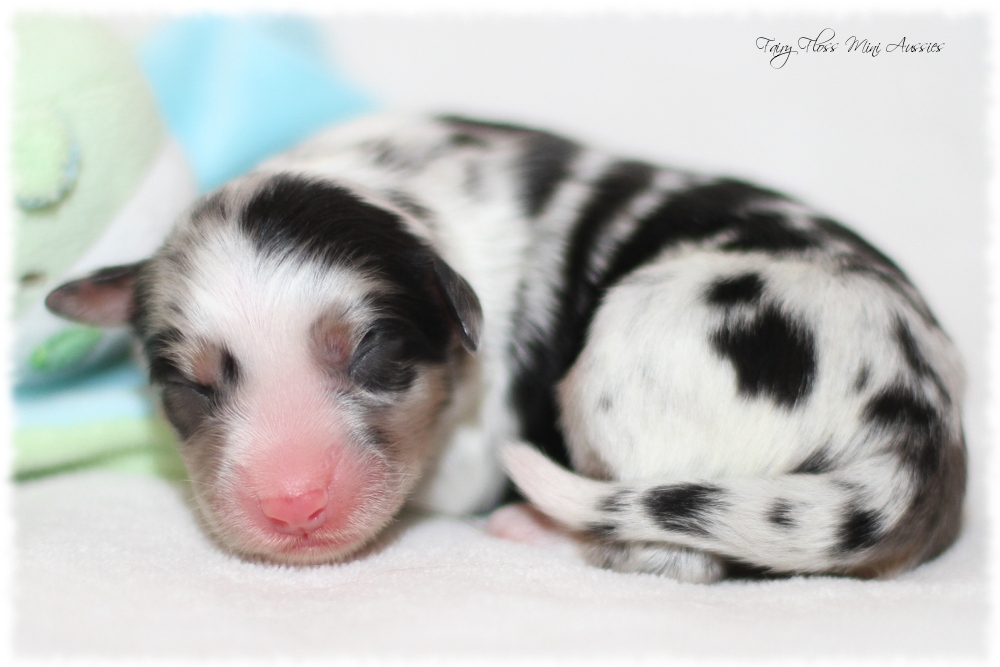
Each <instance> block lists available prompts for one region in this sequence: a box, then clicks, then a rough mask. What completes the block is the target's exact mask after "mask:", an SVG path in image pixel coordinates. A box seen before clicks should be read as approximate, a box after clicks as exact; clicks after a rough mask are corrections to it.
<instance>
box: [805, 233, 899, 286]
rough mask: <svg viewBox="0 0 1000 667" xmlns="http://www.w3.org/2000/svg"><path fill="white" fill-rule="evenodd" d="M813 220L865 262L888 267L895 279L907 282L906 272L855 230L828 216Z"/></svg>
mask: <svg viewBox="0 0 1000 667" xmlns="http://www.w3.org/2000/svg"><path fill="white" fill-rule="evenodd" d="M813 222H814V223H815V224H816V226H817V227H819V228H820V229H822V230H823V231H824V232H825V233H826V234H828V235H829V236H831V237H832V238H834V239H837V240H839V241H841V242H843V243H845V244H846V245H847V246H848V247H850V248H851V249H852V250H853V251H854V252H855V253H857V254H858V255H860V256H861V257H862V258H863V259H864V260H865V263H866V264H868V265H877V266H880V267H882V268H884V269H888V270H889V271H890V272H891V273H892V274H894V276H895V277H896V278H897V279H899V280H901V281H903V282H909V281H908V279H907V278H906V274H904V273H903V270H902V269H900V268H899V267H898V266H896V264H895V262H893V261H892V260H891V259H889V258H888V257H886V256H885V255H884V254H882V252H881V251H880V250H879V249H878V248H876V247H875V246H873V245H872V244H870V243H869V242H868V241H866V240H865V239H863V238H861V236H859V235H858V234H857V233H856V232H853V231H851V230H850V229H848V228H847V227H844V226H843V225H841V224H840V223H838V222H836V221H835V220H831V219H830V218H824V217H816V218H813Z"/></svg>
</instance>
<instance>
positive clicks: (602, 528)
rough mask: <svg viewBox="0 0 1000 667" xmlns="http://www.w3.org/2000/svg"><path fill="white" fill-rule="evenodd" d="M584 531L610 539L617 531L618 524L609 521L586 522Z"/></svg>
mask: <svg viewBox="0 0 1000 667" xmlns="http://www.w3.org/2000/svg"><path fill="white" fill-rule="evenodd" d="M584 531H585V532H587V533H589V534H590V535H593V536H594V537H599V538H601V539H612V538H614V537H615V534H616V533H617V532H618V526H616V525H614V524H611V523H588V524H587V526H586V527H585V528H584Z"/></svg>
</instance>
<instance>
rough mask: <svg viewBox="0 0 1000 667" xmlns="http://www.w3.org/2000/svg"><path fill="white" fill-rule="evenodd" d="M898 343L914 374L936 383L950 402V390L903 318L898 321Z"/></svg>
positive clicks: (942, 394)
mask: <svg viewBox="0 0 1000 667" xmlns="http://www.w3.org/2000/svg"><path fill="white" fill-rule="evenodd" d="M896 341H897V342H898V343H899V347H900V349H901V350H902V352H903V357H904V358H905V359H906V363H907V365H908V366H909V367H910V368H911V369H912V370H913V372H914V374H916V376H917V377H920V378H927V379H929V380H930V381H931V382H933V383H934V386H935V387H937V390H938V391H939V392H940V393H941V396H942V398H944V399H945V400H946V401H947V400H950V398H951V397H950V395H949V392H948V389H947V388H946V387H945V386H944V382H942V381H941V378H940V376H938V374H937V373H935V372H934V369H933V368H932V367H931V365H930V364H929V363H927V359H926V358H925V357H924V355H923V354H922V353H921V352H920V347H919V346H918V345H917V341H916V339H915V338H914V337H913V332H912V331H911V330H910V327H909V325H908V324H907V323H906V322H905V321H904V320H903V319H902V318H898V319H897V320H896Z"/></svg>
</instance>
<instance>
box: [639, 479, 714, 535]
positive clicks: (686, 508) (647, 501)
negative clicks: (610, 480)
mask: <svg viewBox="0 0 1000 667" xmlns="http://www.w3.org/2000/svg"><path fill="white" fill-rule="evenodd" d="M642 504H643V507H645V509H646V512H647V513H648V514H649V516H650V517H651V518H652V519H653V521H655V522H656V523H657V525H659V526H660V528H663V529H664V530H673V531H677V532H680V533H688V534H691V535H708V529H707V523H708V520H709V518H710V516H711V514H712V511H713V510H715V509H719V508H721V507H722V506H723V502H722V490H721V489H720V488H718V487H716V486H711V485H709V484H674V485H667V486H658V487H656V488H653V489H650V490H649V491H647V492H646V496H645V498H643V501H642Z"/></svg>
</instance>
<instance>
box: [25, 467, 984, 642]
mask: <svg viewBox="0 0 1000 667" xmlns="http://www.w3.org/2000/svg"><path fill="white" fill-rule="evenodd" d="M184 498H185V495H184V492H183V487H182V486H178V485H175V483H171V482H167V481H164V480H162V479H158V478H155V477H149V476H139V475H126V474H121V473H114V472H107V471H91V472H78V473H73V474H71V475H64V476H58V477H51V478H47V479H42V480H38V481H33V482H28V483H24V484H22V485H21V486H20V487H19V488H18V489H17V490H16V493H15V518H16V520H17V523H18V526H19V528H18V535H17V553H18V559H17V562H16V571H15V582H16V583H15V589H16V598H15V604H16V607H17V609H18V617H17V626H16V630H15V635H14V638H15V648H16V650H17V651H18V653H19V654H21V655H24V656H59V655H64V656H109V657H110V656H114V657H138V656H148V657H209V656H212V657H254V658H260V657H271V656H274V657H278V656H284V657H314V658H318V657H333V656H337V657H341V658H383V659H390V658H391V659H400V660H402V659H412V658H455V659H458V658H461V657H466V658H467V657H479V658H490V657H504V658H513V657H525V658H527V657H534V658H539V657H548V658H560V659H564V658H574V659H576V660H580V661H589V660H596V661H601V662H604V661H607V660H609V659H612V658H618V659H638V658H658V657H665V656H675V657H699V658H704V657H715V658H723V657H725V658H736V657H741V658H750V657H754V658H763V657H771V658H776V657H807V656H808V657H819V656H831V657H832V656H851V657H868V658H887V657H891V656H894V657H905V658H910V659H914V658H933V657H943V656H948V657H969V658H971V657H976V656H981V655H983V652H984V651H985V648H984V646H985V641H986V637H985V619H986V613H987V599H986V588H985V586H984V584H983V582H984V572H983V570H984V558H983V550H984V539H983V537H984V534H985V532H984V530H983V528H984V527H983V525H982V524H983V517H982V515H981V513H978V512H975V513H972V514H971V516H970V517H969V523H968V525H967V527H966V531H965V533H964V536H963V537H962V539H961V540H960V541H959V542H958V544H957V545H956V546H955V547H954V548H953V549H951V550H950V551H948V552H947V553H946V554H945V555H944V556H943V557H942V558H940V559H938V560H936V561H934V562H931V563H928V564H926V565H924V566H922V567H920V568H918V569H916V570H915V571H913V572H910V573H908V574H905V575H903V576H901V577H899V578H897V579H895V580H892V581H856V580H851V579H840V578H832V577H796V578H792V579H787V580H778V581H764V582H748V581H733V582H727V583H722V584H718V585H711V586H704V585H696V584H679V583H676V582H673V581H670V580H666V579H662V578H658V577H654V576H650V575H634V574H618V573H614V572H608V571H604V570H599V569H596V568H593V567H589V566H587V565H585V564H584V563H583V562H582V561H581V559H580V558H579V557H578V556H577V555H576V553H575V552H574V551H573V549H571V548H567V547H565V546H563V545H560V546H558V547H550V548H544V547H536V546H529V545H525V544H518V543H513V542H508V541H505V540H500V539H497V538H494V537H491V536H489V535H487V534H486V533H485V531H484V530H483V529H482V527H481V523H482V522H481V521H480V520H477V519H475V518H473V519H464V520H463V519H456V518H446V517H429V516H406V517H404V518H403V519H401V520H400V521H399V522H398V523H396V525H395V526H394V527H393V528H392V529H391V530H389V531H388V533H386V534H385V535H384V536H383V538H382V539H381V540H379V541H378V543H377V544H376V545H374V546H373V547H372V548H371V549H369V550H368V551H367V552H366V553H365V554H363V555H362V556H361V557H359V558H357V559H355V560H352V561H350V562H347V563H343V564H338V565H326V566H320V567H309V568H289V567H283V566H275V565H268V564H260V563H249V562H244V561H241V560H238V559H236V558H233V557H232V556H229V555H227V554H226V553H224V552H222V551H221V550H220V549H219V548H218V547H217V546H216V545H215V544H213V543H212V542H211V541H210V540H209V539H208V538H207V537H205V535H204V534H203V533H202V531H201V530H200V529H199V526H198V525H197V521H196V520H195V518H194V516H193V514H192V513H191V512H190V510H189V508H188V507H187V505H186V504H185V500H184Z"/></svg>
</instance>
